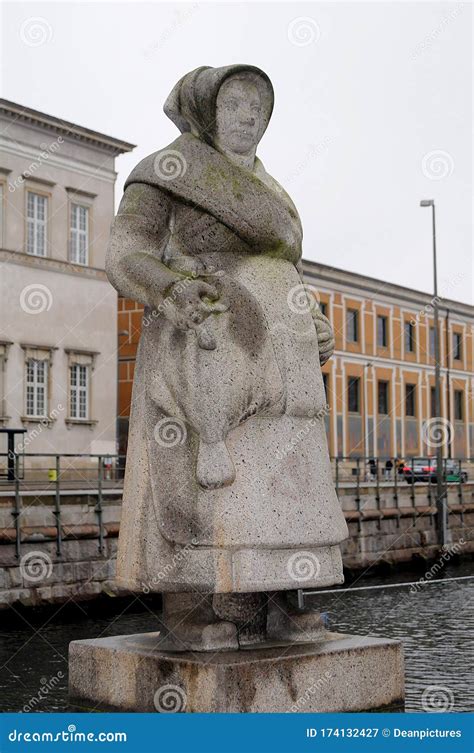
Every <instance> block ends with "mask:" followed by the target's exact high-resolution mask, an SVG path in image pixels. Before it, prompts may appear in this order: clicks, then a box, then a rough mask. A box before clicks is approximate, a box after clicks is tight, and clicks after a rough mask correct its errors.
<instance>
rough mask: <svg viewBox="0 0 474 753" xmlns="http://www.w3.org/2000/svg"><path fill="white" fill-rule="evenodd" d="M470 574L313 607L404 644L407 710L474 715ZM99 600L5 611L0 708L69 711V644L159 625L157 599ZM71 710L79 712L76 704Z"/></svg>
mask: <svg viewBox="0 0 474 753" xmlns="http://www.w3.org/2000/svg"><path fill="white" fill-rule="evenodd" d="M470 575H474V568H473V566H472V563H466V562H464V563H462V564H459V565H457V566H454V565H451V564H448V565H447V566H445V567H444V569H443V578H442V580H437V581H436V582H434V583H431V585H426V586H421V585H420V586H417V587H409V586H405V587H400V588H383V589H368V590H360V591H353V592H352V593H351V592H350V591H340V592H338V593H330V594H329V593H327V594H318V595H317V596H313V597H311V603H312V604H313V605H314V606H316V607H317V608H318V609H320V610H321V611H322V612H324V613H325V614H326V616H327V620H328V623H329V628H330V630H333V631H337V632H347V633H352V634H357V635H373V636H385V637H389V638H397V639H400V640H401V641H403V644H404V648H405V663H406V693H407V696H406V710H407V711H420V712H424V711H430V710H436V708H440V709H442V710H447V711H449V710H451V711H463V712H466V711H471V712H472V711H474V677H473V668H474V651H473V640H472V639H473V635H474V609H473V605H474V578H472V579H469V578H468V579H465V580H450V579H451V578H460V577H462V576H470ZM422 576H423V573H422V572H419V571H418V572H404V573H403V574H402V573H398V574H397V575H396V576H395V575H392V576H390V578H380V577H378V578H374V577H370V578H364V577H362V578H358V579H357V580H356V581H355V582H352V583H351V587H354V588H355V587H360V586H374V585H377V584H383V585H388V584H389V583H398V582H408V581H418V580H419V579H420V578H422ZM116 604H117V606H116V608H115V610H114V611H112V612H111V611H110V607H108V608H107V609H105V607H104V606H103V605H99V604H97V605H95V606H94V605H84V604H83V605H75V606H74V607H73V608H72V611H71V607H68V608H66V607H62V606H60V605H58V606H57V607H56V608H53V609H52V610H50V611H49V612H48V613H44V614H42V613H41V614H39V615H38V614H33V613H30V612H28V611H27V610H24V611H23V612H22V613H21V616H18V615H15V621H14V622H12V621H11V619H10V617H11V616H12V614H13V613H12V611H11V610H10V612H11V614H10V615H7V614H6V613H5V612H0V621H1V622H0V667H1V671H0V710H1V711H68V710H71V707H70V706H69V702H68V695H67V652H68V645H69V642H70V641H72V640H77V639H81V638H99V637H105V636H113V635H121V634H127V633H140V632H146V631H156V630H158V629H159V609H158V605H157V603H156V602H155V603H154V602H153V601H151V600H149V599H148V600H146V602H145V605H144V604H143V603H142V601H141V600H131V601H128V602H126V603H124V602H123V601H122V600H120V601H119V600H117V602H116ZM74 710H76V711H77V708H75V709H74Z"/></svg>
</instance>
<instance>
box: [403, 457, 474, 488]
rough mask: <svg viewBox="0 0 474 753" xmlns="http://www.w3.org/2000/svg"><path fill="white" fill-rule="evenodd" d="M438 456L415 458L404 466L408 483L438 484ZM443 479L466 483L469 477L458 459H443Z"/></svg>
mask: <svg viewBox="0 0 474 753" xmlns="http://www.w3.org/2000/svg"><path fill="white" fill-rule="evenodd" d="M436 469H437V461H436V458H414V460H413V463H410V462H408V463H406V464H405V465H404V466H403V475H404V477H405V481H406V482H407V484H414V483H416V482H417V481H424V482H425V483H429V482H430V481H431V483H432V484H436V479H437V474H436ZM443 479H444V480H445V481H457V482H459V481H461V483H463V484H464V483H465V482H466V481H467V479H468V473H467V471H465V470H464V469H463V468H462V466H461V467H460V463H459V461H458V460H452V459H446V460H444V461H443Z"/></svg>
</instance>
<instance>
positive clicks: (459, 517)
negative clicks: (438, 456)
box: [0, 484, 474, 608]
mask: <svg viewBox="0 0 474 753" xmlns="http://www.w3.org/2000/svg"><path fill="white" fill-rule="evenodd" d="M394 491H395V490H394V488H393V487H391V486H383V487H381V488H380V490H379V494H378V499H377V493H376V490H375V489H374V487H361V489H360V491H359V494H357V493H356V490H354V489H353V488H350V489H349V488H347V489H344V488H343V489H340V490H339V498H340V501H341V504H342V507H343V510H344V512H345V515H346V519H347V522H348V526H349V534H350V536H349V539H348V540H347V541H346V542H345V544H344V546H343V557H344V564H345V567H346V568H347V569H348V570H351V571H358V570H362V569H366V568H368V567H370V566H380V565H385V566H386V567H394V568H395V567H396V566H397V565H399V564H400V563H410V562H413V561H418V562H419V563H420V562H421V563H422V562H423V561H426V562H427V563H428V562H429V561H431V560H435V559H436V558H437V557H438V556H439V555H440V547H439V545H438V543H437V535H436V520H435V507H434V498H435V489H434V488H433V489H432V490H429V489H428V488H427V485H426V484H418V485H416V486H415V488H414V489H413V490H412V489H411V488H410V487H408V486H405V485H403V486H399V488H398V489H397V496H398V500H397V502H396V501H395V499H394ZM429 491H431V504H430V500H429V498H428V493H429ZM14 502H15V500H14V497H13V496H12V497H9V496H3V497H1V498H0V608H2V607H7V606H9V605H15V604H22V605H24V606H37V605H45V604H54V603H58V604H59V603H60V604H63V603H65V602H67V601H77V600H85V599H91V598H94V597H96V596H98V595H99V594H108V595H110V596H115V595H125V592H123V591H120V590H118V589H117V587H116V585H115V584H114V575H115V557H116V550H117V536H118V531H119V523H120V510H121V492H120V490H118V491H116V492H114V491H113V490H109V491H108V493H107V494H106V495H105V496H104V500H103V502H102V505H101V506H99V507H101V508H102V509H101V510H100V509H99V508H98V505H97V497H96V496H95V495H93V494H78V493H75V492H70V493H62V494H61V505H60V516H59V518H58V515H57V514H55V499H54V496H53V495H48V494H42V495H41V496H39V497H38V496H33V495H32V496H31V497H28V496H25V497H22V503H21V513H20V515H19V516H15V514H14V513H15V505H14ZM448 504H449V509H450V512H449V542H450V547H451V548H453V546H454V552H455V553H456V554H459V555H461V556H469V555H472V553H473V551H474V533H473V531H474V485H471V484H465V485H463V486H462V488H460V487H458V486H456V485H453V486H452V487H450V489H449V490H448ZM56 512H57V508H56ZM16 519H18V521H19V523H18V526H16V524H15V520H16ZM58 520H59V530H60V536H59V535H58ZM58 550H59V551H60V553H58ZM143 591H144V593H147V591H148V589H147V586H146V584H143Z"/></svg>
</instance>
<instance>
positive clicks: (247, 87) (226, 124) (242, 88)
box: [216, 78, 261, 154]
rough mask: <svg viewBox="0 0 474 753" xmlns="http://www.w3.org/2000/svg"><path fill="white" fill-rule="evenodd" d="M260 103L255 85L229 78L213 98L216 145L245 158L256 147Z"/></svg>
mask: <svg viewBox="0 0 474 753" xmlns="http://www.w3.org/2000/svg"><path fill="white" fill-rule="evenodd" d="M260 118H261V102H260V96H259V93H258V90H257V87H256V86H255V84H253V83H252V82H251V81H246V80H244V79H237V78H229V79H227V81H225V82H224V83H223V84H222V86H221V88H220V89H219V93H218V95H217V112H216V141H217V143H218V144H220V145H221V146H223V147H224V148H225V149H229V150H230V151H232V152H235V153H236V154H247V153H248V152H250V151H252V149H254V148H255V146H256V145H257V143H258V134H259V131H260Z"/></svg>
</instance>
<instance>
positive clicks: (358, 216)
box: [2, 2, 473, 303]
mask: <svg viewBox="0 0 474 753" xmlns="http://www.w3.org/2000/svg"><path fill="white" fill-rule="evenodd" d="M471 15H472V7H471V5H470V4H469V3H466V4H463V3H457V2H453V3H450V2H444V3H443V2H442V3H430V2H425V3H412V2H396V3H384V2H367V3H366V2H364V3H361V2H351V3H342V2H341V3H339V2H332V3H273V2H266V3H222V2H221V3H218V4H217V3H210V2H196V3H158V2H155V3H140V2H122V3H116V2H105V3H100V2H91V3H85V2H83V3H76V2H62V3H61V4H59V3H46V2H34V3H8V2H7V3H4V4H3V45H2V47H3V61H2V62H3V65H2V67H3V86H2V96H4V97H6V98H8V99H11V100H13V101H15V102H19V103H21V104H24V105H27V106H29V107H33V108H35V109H38V110H43V111H44V112H47V113H50V114H52V115H56V116H59V117H62V118H65V119H67V120H72V121H74V122H77V123H79V124H81V125H84V126H88V127H89V128H93V129H96V130H99V131H103V132H105V133H108V134H110V135H112V136H116V137H118V138H122V139H125V140H127V141H131V142H133V143H135V144H137V145H138V147H137V149H136V150H135V151H134V152H132V153H131V154H130V155H126V156H123V157H120V158H119V159H118V160H117V169H118V172H119V179H118V182H117V200H119V199H120V195H121V193H122V185H123V181H124V180H125V178H126V176H127V175H128V173H129V172H130V170H131V169H132V167H133V166H134V164H136V162H138V160H140V159H141V158H142V157H144V156H145V155H146V154H148V153H150V152H152V151H155V150H156V149H159V148H162V147H164V146H166V145H167V144H168V143H169V142H170V141H172V140H173V139H174V138H175V137H176V136H177V135H178V132H177V130H176V128H175V126H174V125H173V124H172V123H171V122H170V121H168V119H167V118H166V117H165V115H164V114H163V111H162V106H163V102H164V100H165V98H166V96H167V94H168V93H169V91H170V89H171V88H172V86H173V85H174V83H175V82H176V81H177V80H178V78H180V77H181V76H182V75H183V74H184V73H186V72H187V71H189V70H192V69H193V68H196V67H197V66H200V65H212V66H220V65H228V64H229V63H237V62H238V63H251V64H253V65H258V66H260V67H261V68H263V69H264V70H265V71H266V72H267V73H268V74H269V75H270V77H271V79H272V81H273V85H274V87H275V92H276V102H275V110H274V113H273V117H272V121H271V123H270V126H269V128H268V130H267V133H266V134H265V136H264V138H263V140H262V142H261V144H260V149H259V156H260V158H261V159H262V160H263V162H264V164H265V166H266V168H267V170H268V171H269V172H270V173H271V174H272V175H274V176H275V177H276V178H277V179H278V180H279V181H280V182H281V183H282V184H283V185H284V186H285V188H286V189H287V190H288V192H289V193H290V194H291V196H292V197H293V199H294V201H295V203H296V205H297V207H298V209H299V211H300V214H301V218H302V221H303V227H304V231H305V240H304V256H305V258H307V259H313V260H317V261H320V262H323V263H325V264H329V265H332V266H335V267H340V268H343V269H349V270H352V271H356V272H359V273H362V274H367V275H372V276H374V277H378V278H381V279H383V280H387V281H391V282H396V283H399V284H402V285H407V286H410V287H414V288H417V289H420V290H425V291H428V292H429V291H430V290H431V289H432V288H431V286H432V266H431V224H430V219H431V218H430V210H427V209H420V208H419V201H420V199H421V198H434V199H436V203H437V220H438V253H439V277H440V283H441V285H440V287H441V293H442V294H444V295H445V296H446V297H449V298H454V299H457V300H462V301H466V302H470V303H472V302H473V261H472V259H473V256H472V209H473V197H472V143H471V138H472V103H471V99H472V69H471V64H472V24H471ZM38 34H39V36H38ZM38 40H40V42H41V43H39V42H38Z"/></svg>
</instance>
